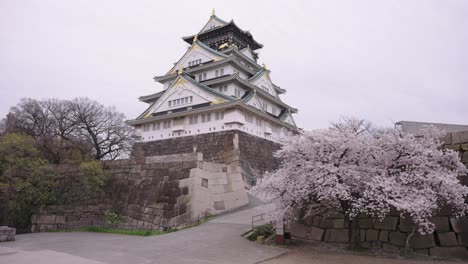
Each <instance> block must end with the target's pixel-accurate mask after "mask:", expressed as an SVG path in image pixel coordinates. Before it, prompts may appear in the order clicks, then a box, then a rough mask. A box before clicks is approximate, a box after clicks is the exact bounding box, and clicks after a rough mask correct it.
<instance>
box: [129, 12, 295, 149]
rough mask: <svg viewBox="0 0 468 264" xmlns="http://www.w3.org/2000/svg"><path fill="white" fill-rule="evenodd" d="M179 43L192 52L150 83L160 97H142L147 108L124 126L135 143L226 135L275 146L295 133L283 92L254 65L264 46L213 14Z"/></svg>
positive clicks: (262, 68)
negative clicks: (270, 142) (129, 128)
mask: <svg viewBox="0 0 468 264" xmlns="http://www.w3.org/2000/svg"><path fill="white" fill-rule="evenodd" d="M183 40H184V41H185V42H187V43H188V44H190V45H191V46H190V47H189V48H188V50H187V51H186V52H185V54H184V55H183V56H182V58H180V59H179V61H178V62H177V63H175V65H174V66H173V67H172V68H171V69H170V70H169V71H168V72H167V73H166V74H165V75H162V76H157V77H155V78H154V80H155V81H157V82H160V83H161V84H162V85H163V87H164V89H163V91H160V92H157V93H153V94H150V95H145V96H141V97H140V98H139V99H140V101H142V102H145V103H147V104H148V105H149V106H148V108H147V109H146V110H145V111H144V112H143V113H142V114H141V115H140V116H138V117H137V118H136V119H134V120H130V121H128V124H130V125H132V126H133V127H134V128H135V135H136V137H137V139H138V141H141V142H148V141H156V140H165V139H168V138H177V137H184V136H192V135H199V134H206V133H212V132H218V131H229V130H237V131H242V132H245V133H248V134H250V135H254V136H256V137H260V138H265V139H269V140H274V139H275V138H276V137H278V136H280V135H281V134H282V133H283V132H284V131H285V130H287V131H297V126H296V123H295V122H294V118H293V114H294V113H297V109H295V108H293V107H291V106H289V105H287V104H286V103H284V102H283V101H282V100H281V99H280V95H281V94H283V93H285V92H286V90H285V89H282V88H281V87H279V86H278V85H276V84H274V83H273V82H272V80H271V78H270V70H268V69H267V68H266V66H265V65H264V64H263V66H262V65H259V64H258V63H257V61H258V53H257V52H256V50H258V49H260V48H262V47H263V45H262V44H260V43H258V42H257V41H256V40H255V39H254V38H253V36H252V35H251V34H250V33H249V32H248V31H244V30H242V29H240V28H239V27H238V26H237V25H236V24H235V23H234V21H232V20H231V21H230V22H226V21H224V20H222V19H220V18H218V17H217V16H216V15H215V13H214V10H213V12H212V14H211V16H210V19H209V20H208V22H207V23H206V24H205V26H204V27H203V28H202V29H201V30H200V32H198V33H197V34H196V35H193V36H188V37H183Z"/></svg>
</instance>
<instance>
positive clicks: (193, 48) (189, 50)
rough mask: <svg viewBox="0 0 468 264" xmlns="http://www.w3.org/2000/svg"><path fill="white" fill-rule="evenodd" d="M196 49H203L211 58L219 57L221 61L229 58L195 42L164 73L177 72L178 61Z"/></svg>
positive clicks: (201, 43)
mask: <svg viewBox="0 0 468 264" xmlns="http://www.w3.org/2000/svg"><path fill="white" fill-rule="evenodd" d="M197 48H200V49H203V50H205V51H207V52H209V53H211V54H212V55H213V56H217V57H220V58H221V59H223V58H224V59H225V58H228V57H229V56H228V55H226V54H224V53H221V52H219V51H217V50H214V49H212V48H210V47H209V46H207V45H206V44H204V43H203V42H201V41H195V42H193V44H192V46H191V47H190V48H189V49H188V50H187V51H186V52H185V53H184V55H182V57H181V58H180V59H179V60H178V61H177V63H176V64H174V66H173V67H172V68H171V69H170V70H169V71H168V72H167V73H166V75H167V74H169V73H175V72H176V71H177V70H178V67H177V66H179V64H180V61H181V60H182V59H183V58H185V56H187V55H188V54H189V53H190V52H192V51H193V50H195V49H197Z"/></svg>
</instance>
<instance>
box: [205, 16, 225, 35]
mask: <svg viewBox="0 0 468 264" xmlns="http://www.w3.org/2000/svg"><path fill="white" fill-rule="evenodd" d="M212 22H217V23H219V24H220V25H221V26H224V25H226V24H228V22H226V21H224V20H222V19H221V18H219V17H217V16H216V15H215V14H214V12H213V13H212V14H211V16H210V19H208V21H207V22H206V24H205V25H204V26H203V27H202V29H201V30H200V31H199V32H198V34H200V33H201V32H204V31H206V30H203V29H204V28H206V26H208V25H209V24H210V23H212Z"/></svg>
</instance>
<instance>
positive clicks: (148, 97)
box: [138, 91, 164, 104]
mask: <svg viewBox="0 0 468 264" xmlns="http://www.w3.org/2000/svg"><path fill="white" fill-rule="evenodd" d="M163 94H164V91H161V92H157V93H153V94H149V95H143V96H140V97H139V98H138V99H139V100H140V101H142V102H145V103H148V104H149V103H152V102H154V101H156V100H157V99H158V98H159V97H161V96H162V95H163Z"/></svg>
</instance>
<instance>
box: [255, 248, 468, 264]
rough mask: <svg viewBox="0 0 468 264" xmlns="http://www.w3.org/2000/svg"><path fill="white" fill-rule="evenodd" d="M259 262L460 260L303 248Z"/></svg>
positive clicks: (433, 263) (413, 263) (448, 263)
mask: <svg viewBox="0 0 468 264" xmlns="http://www.w3.org/2000/svg"><path fill="white" fill-rule="evenodd" d="M260 263H261V264H375V263H378V264H461V263H466V262H463V261H461V260H433V259H428V258H427V257H422V258H418V257H414V258H401V257H400V258H398V257H397V258H389V257H387V258H385V257H382V256H368V255H356V254H349V253H338V252H330V251H323V250H317V249H314V248H310V247H307V248H304V249H299V250H294V251H290V252H288V253H286V254H283V255H281V256H278V257H276V258H273V259H269V260H266V261H262V262H260Z"/></svg>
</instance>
